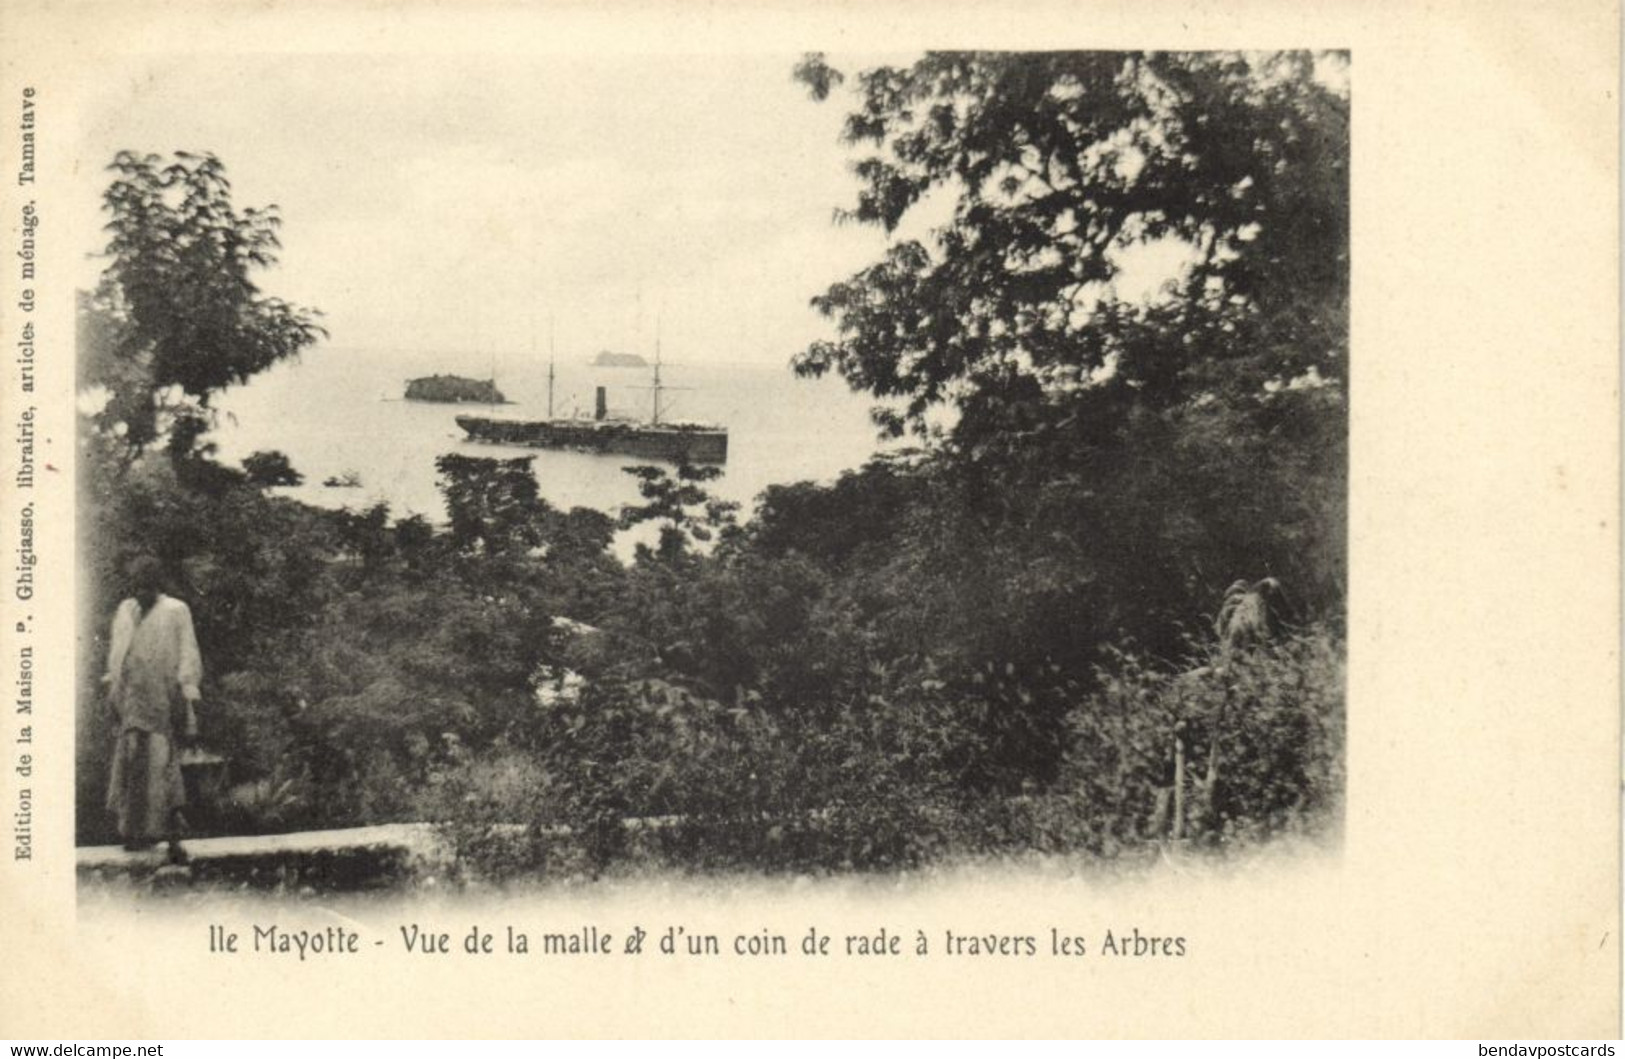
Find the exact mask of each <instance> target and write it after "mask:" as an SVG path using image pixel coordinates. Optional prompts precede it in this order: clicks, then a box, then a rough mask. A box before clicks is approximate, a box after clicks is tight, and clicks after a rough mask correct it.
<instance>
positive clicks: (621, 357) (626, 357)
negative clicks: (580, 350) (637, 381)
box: [592, 349, 649, 368]
mask: <svg viewBox="0 0 1625 1059" xmlns="http://www.w3.org/2000/svg"><path fill="white" fill-rule="evenodd" d="M592 363H593V366H594V367H598V368H647V367H648V366H649V362H648V361H646V360H644V359H643V358H642V357H640V356H638V355H637V354H636V353H611V352H610V351H609V350H607V349H606V350H603V351H601V352H600V353H599V354H598V355H597V356H596V357H594V358H592Z"/></svg>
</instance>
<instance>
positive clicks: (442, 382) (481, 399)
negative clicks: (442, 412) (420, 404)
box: [406, 375, 508, 404]
mask: <svg viewBox="0 0 1625 1059" xmlns="http://www.w3.org/2000/svg"><path fill="white" fill-rule="evenodd" d="M406 399H407V400H408V401H441V402H447V403H460V402H468V403H471V404H507V403H508V399H507V398H506V397H503V396H502V391H501V390H499V389H497V384H496V382H495V381H494V380H486V379H465V378H463V377H462V376H461V375H430V376H428V377H426V378H422V379H409V380H407V383H406Z"/></svg>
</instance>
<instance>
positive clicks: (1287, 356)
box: [796, 52, 1348, 444]
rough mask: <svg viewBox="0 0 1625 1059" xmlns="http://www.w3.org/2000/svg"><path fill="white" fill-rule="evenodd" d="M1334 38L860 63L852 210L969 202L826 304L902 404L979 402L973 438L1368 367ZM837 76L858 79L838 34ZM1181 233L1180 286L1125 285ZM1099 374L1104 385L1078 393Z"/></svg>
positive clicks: (888, 221) (860, 216) (810, 352)
mask: <svg viewBox="0 0 1625 1059" xmlns="http://www.w3.org/2000/svg"><path fill="white" fill-rule="evenodd" d="M1340 62H1341V60H1340V59H1339V58H1337V57H1334V56H1326V57H1321V58H1320V59H1319V60H1317V59H1316V58H1315V57H1313V56H1310V55H1308V54H1304V53H1284V54H1271V55H1267V56H1249V55H1235V54H1218V53H1153V54H1141V53H1128V52H1057V53H1022V54H1012V53H961V52H942V53H933V54H929V55H927V56H925V57H924V58H922V59H921V60H919V61H918V62H916V63H915V64H913V65H912V66H909V67H906V68H898V67H879V68H876V69H872V70H867V71H864V72H862V73H861V74H859V75H858V76H857V78H856V89H855V92H856V105H855V108H854V109H853V111H852V112H851V113H850V114H849V116H848V117H847V120H846V125H845V133H844V136H845V139H846V141H847V143H848V144H850V145H851V146H852V147H853V148H854V149H856V150H858V151H860V153H861V157H859V159H858V160H857V161H856V162H855V163H854V166H853V168H854V171H855V173H856V175H857V177H858V180H859V192H858V197H857V203H856V205H855V207H853V208H851V209H850V210H847V211H845V212H844V213H843V216H844V217H846V218H849V219H851V220H854V221H857V222H860V223H865V224H874V225H878V226H880V227H883V228H884V229H886V230H887V231H888V232H893V231H895V230H896V229H897V228H898V227H899V225H900V224H901V223H902V222H903V220H904V218H905V217H906V216H907V215H908V214H909V212H910V211H911V210H913V209H914V208H915V207H916V206H918V205H919V204H920V203H921V202H922V201H924V200H925V199H926V198H927V197H928V196H930V195H933V194H943V195H947V196H950V197H951V199H952V202H953V211H952V217H951V220H950V221H949V222H948V223H947V224H946V225H944V226H942V227H940V228H937V229H936V230H934V231H932V232H931V233H930V235H929V236H928V237H926V238H925V239H909V240H901V241H897V242H894V243H893V245H892V246H891V247H890V249H889V250H888V251H887V252H886V254H885V256H884V257H883V259H882V260H881V261H879V262H877V263H875V264H874V265H871V266H870V267H868V268H866V269H864V270H863V271H861V272H859V273H858V274H857V275H855V276H853V277H852V278H851V279H849V280H846V281H844V282H841V283H837V284H835V285H834V286H832V287H831V288H830V289H829V290H828V291H827V292H826V293H824V294H823V295H821V296H819V297H817V298H815V299H814V301H813V304H814V305H815V306H816V307H817V308H818V310H819V311H820V312H822V313H823V314H824V315H826V316H828V317H830V318H831V319H832V320H834V321H835V322H836V324H837V326H838V329H839V337H838V338H837V339H835V340H833V341H827V342H818V343H815V344H813V345H812V346H811V347H809V348H808V349H807V350H806V351H805V352H803V353H802V354H801V355H800V356H799V357H798V358H797V361H796V367H797V369H798V370H799V371H801V372H803V373H806V374H814V375H816V374H821V373H823V372H825V371H828V370H831V369H835V370H838V371H840V372H841V373H842V374H843V375H844V376H845V377H846V378H847V379H848V380H849V381H850V382H851V384H852V385H853V386H854V387H857V388H860V389H863V390H867V391H869V392H871V393H873V394H875V395H877V396H880V397H897V398H902V399H904V402H905V403H904V406H903V411H902V412H901V413H900V414H894V415H893V416H892V417H891V418H890V419H889V423H890V425H891V426H892V427H893V429H900V428H901V427H902V426H903V425H904V423H908V424H911V425H913V426H914V427H915V428H916V429H922V428H923V427H924V425H925V424H926V418H925V417H926V413H927V412H928V410H929V409H930V408H932V407H933V406H934V405H937V404H939V403H942V402H952V403H954V404H956V405H958V406H959V407H960V408H961V409H962V410H963V411H964V413H965V415H964V418H963V419H962V420H961V422H960V428H959V436H960V440H961V441H962V442H963V443H965V444H975V443H976V442H977V441H978V440H979V437H980V435H981V434H982V433H984V432H986V431H988V430H989V429H999V430H1005V431H1010V430H1014V431H1016V432H1018V433H1025V432H1028V431H1031V430H1033V429H1037V428H1038V426H1039V425H1040V423H1041V422H1042V420H1043V417H1042V416H1040V415H1037V409H1035V408H1034V407H1031V406H1037V405H1041V404H1044V403H1053V404H1056V405H1059V406H1062V407H1059V408H1057V409H1056V413H1057V414H1055V415H1053V416H1052V417H1051V418H1052V419H1064V418H1065V417H1066V416H1067V415H1073V414H1087V415H1090V416H1091V417H1095V418H1102V417H1104V418H1107V419H1116V420H1118V421H1121V419H1122V417H1123V416H1124V415H1125V414H1126V411H1127V409H1128V408H1130V407H1134V406H1149V407H1152V408H1156V409H1164V408H1169V407H1174V406H1178V405H1181V404H1186V403H1190V402H1193V401H1198V400H1204V399H1215V398H1218V399H1224V400H1240V399H1250V400H1259V399H1261V398H1262V397H1263V396H1264V395H1265V393H1266V392H1267V388H1269V387H1280V386H1286V385H1290V384H1292V383H1293V382H1295V381H1299V380H1306V379H1307V380H1315V381H1317V382H1318V383H1321V384H1326V383H1335V382H1338V381H1340V380H1342V379H1343V378H1344V377H1345V375H1346V364H1347V284H1348V196H1347V179H1348V103H1347V99H1346V98H1345V97H1344V96H1343V95H1342V94H1341V93H1339V92H1338V91H1336V90H1334V89H1332V88H1330V87H1328V86H1327V85H1326V84H1325V83H1324V82H1323V81H1322V80H1321V79H1319V78H1317V69H1318V68H1319V66H1320V65H1321V64H1326V65H1328V66H1330V65H1337V64H1339V63H1340ZM796 73H797V76H798V77H799V78H800V79H801V80H803V81H804V82H806V83H807V84H808V85H809V86H810V88H811V89H812V92H813V95H814V96H815V98H821V97H823V96H825V95H827V94H828V93H829V92H830V90H831V87H832V86H833V85H834V84H835V83H837V82H836V81H835V80H834V79H833V75H832V73H831V72H830V70H829V69H828V67H827V64H825V63H823V62H822V60H821V59H819V58H818V57H816V56H813V57H809V59H808V60H806V61H804V62H803V64H802V65H801V66H800V67H798V69H797V72H796ZM1171 240H1177V241H1178V243H1179V244H1180V245H1183V247H1184V248H1185V249H1186V251H1187V254H1188V259H1189V260H1188V265H1187V267H1186V268H1185V269H1184V270H1183V272H1182V273H1181V274H1180V275H1179V276H1177V277H1174V278H1173V279H1171V280H1170V283H1171V285H1172V287H1171V290H1170V292H1169V293H1170V297H1168V298H1166V299H1164V300H1162V301H1159V302H1157V303H1156V304H1153V305H1144V304H1137V303H1136V302H1135V301H1133V300H1132V299H1131V298H1129V297H1127V296H1125V293H1124V292H1123V291H1121V290H1119V289H1117V286H1116V281H1117V280H1118V279H1120V277H1121V275H1122V273H1123V271H1124V269H1125V267H1126V263H1127V262H1128V261H1129V260H1130V255H1129V254H1128V251H1130V250H1131V249H1133V248H1135V247H1141V246H1145V245H1147V244H1151V243H1156V242H1159V241H1171ZM1083 391H1096V392H1095V393H1094V394H1092V395H1091V397H1090V399H1088V400H1084V401H1081V402H1080V401H1079V399H1078V395H1079V394H1080V392H1083Z"/></svg>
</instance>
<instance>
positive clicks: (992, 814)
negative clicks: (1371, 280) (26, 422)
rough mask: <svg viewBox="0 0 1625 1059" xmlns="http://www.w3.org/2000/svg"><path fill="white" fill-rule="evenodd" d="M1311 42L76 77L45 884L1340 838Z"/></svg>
mask: <svg viewBox="0 0 1625 1059" xmlns="http://www.w3.org/2000/svg"><path fill="white" fill-rule="evenodd" d="M244 83H248V84H252V85H254V86H255V89H254V90H253V94H247V93H245V92H243V91H242V90H241V89H240V88H237V89H234V88H232V87H231V86H240V85H243V84H244ZM1349 85H1350V61H1349V56H1348V54H1347V53H1344V52H1336V51H1327V52H1308V51H1294V52H1206V51H1204V52H1127V51H1099V52H1089V51H1074V52H1025V53H1016V52H927V53H924V54H920V55H912V56H908V55H905V56H880V57H869V56H855V57H853V58H852V59H851V60H848V59H845V58H843V57H842V56H840V55H837V54H830V55H827V56H826V55H824V54H822V53H805V54H803V55H799V56H797V55H793V54H792V55H784V56H774V57H755V56H750V57H729V58H722V59H716V60H710V61H706V60H702V59H699V58H689V57H681V58H671V59H664V58H638V59H636V60H635V61H613V60H603V61H598V60H579V59H568V58H567V59H563V60H548V61H545V62H542V61H524V62H517V61H516V62H499V63H493V64H488V65H487V66H485V67H484V68H482V69H479V70H476V71H470V70H468V69H465V68H462V67H461V66H452V65H449V64H435V63H422V62H416V63H412V64H410V65H407V64H402V63H359V64H353V65H351V66H349V67H348V68H345V69H337V68H335V66H334V64H333V63H332V61H331V60H328V59H294V60H289V59H285V58H278V59H276V60H274V61H263V62H260V63H258V64H252V63H251V64H250V66H249V67H248V68H247V69H245V68H244V66H243V64H242V63H241V62H239V61H232V62H229V63H228V62H225V61H220V60H200V61H197V62H195V63H181V64H175V65H173V66H170V67H168V68H166V69H164V70H163V71H161V73H158V74H157V75H155V76H154V78H153V79H152V81H150V82H149V83H147V84H144V85H143V86H142V87H141V89H140V91H139V92H137V93H135V94H133V95H132V94H127V93H124V92H122V91H121V92H119V93H115V94H113V96H112V98H111V99H110V101H109V106H108V109H107V110H106V111H105V113H104V114H103V115H100V116H99V120H97V121H95V122H93V123H91V124H90V125H89V127H88V129H87V140H88V141H89V142H91V143H96V144H99V145H104V146H103V147H102V150H101V154H100V155H99V156H98V155H95V153H94V150H93V149H89V148H87V152H88V153H87V158H88V157H96V158H97V159H98V160H100V159H101V158H103V157H104V158H105V167H104V171H105V187H104V189H103V190H102V193H101V197H100V201H99V203H98V204H97V205H99V207H100V209H101V217H102V220H103V221H104V222H105V223H104V225H103V227H102V231H103V233H104V238H105V246H103V247H100V248H99V250H100V252H99V253H95V254H91V255H87V260H88V261H89V262H91V263H92V264H93V265H95V266H97V267H98V268H99V272H98V273H96V274H95V275H94V276H91V275H87V277H86V280H85V288H84V293H83V295H82V296H81V299H80V302H79V305H78V306H77V312H78V319H77V325H78V334H77V337H78V342H79V348H78V354H79V371H80V376H79V390H80V393H81V396H82V406H81V412H82V413H83V420H82V428H83V429H82V446H83V448H82V449H81V461H82V462H81V466H80V475H79V481H80V485H81V497H82V500H81V502H82V504H83V507H82V509H81V520H80V526H81V530H80V532H81V537H80V540H81V544H82V548H83V561H84V568H85V574H86V576H85V583H86V596H85V599H86V604H87V605H86V607H85V608H84V610H83V612H82V614H83V617H84V619H85V621H86V622H87V623H88V625H89V627H87V628H84V629H82V630H81V639H80V642H81V643H82V644H83V645H84V651H85V657H83V658H81V659H80V665H79V673H80V680H79V696H80V712H79V716H80V727H79V747H80V760H79V768H78V771H77V776H78V795H77V805H78V839H79V843H80V846H81V853H80V864H81V882H82V884H83V885H85V886H89V887H108V886H114V885H119V886H130V887H132V888H133V890H134V891H135V892H137V893H142V892H146V891H147V890H149V889H150V888H151V887H152V886H153V885H155V884H159V885H165V886H182V887H202V888H209V887H215V886H228V887H229V886H236V885H238V884H240V883H244V882H246V883H248V884H250V885H251V886H252V887H254V888H269V889H272V890H274V891H275V892H277V893H283V894H289V895H297V894H306V895H309V894H312V893H318V892H321V891H323V890H326V889H331V888H341V889H342V888H353V887H363V886H366V887H371V886H390V887H407V888H410V887H412V886H414V885H417V884H418V883H419V882H420V881H421V877H422V876H423V874H424V873H428V874H429V875H431V876H432V877H433V878H435V879H436V880H437V881H438V882H439V883H440V884H442V885H445V884H448V883H449V884H451V885H460V884H464V883H470V884H475V885H480V886H485V885H492V884H495V885H517V884H523V883H525V882H527V881H531V880H544V881H547V880H582V879H593V878H596V877H598V876H600V875H604V874H611V875H613V874H619V873H625V872H679V873H684V874H688V873H696V872H698V873H708V872H735V871H747V872H766V873H801V874H812V875H824V874H828V873H843V872H897V871H930V870H932V869H935V868H937V867H940V866H945V865H953V864H955V863H958V862H963V861H966V860H979V859H984V858H999V859H1014V860H1018V861H1019V860H1024V859H1029V858H1033V857H1043V858H1060V859H1063V860H1066V861H1068V862H1071V863H1075V864H1077V865H1078V866H1080V867H1084V866H1091V865H1094V864H1110V865H1119V864H1135V863H1143V862H1151V861H1155V860H1156V859H1158V858H1169V857H1180V858H1185V857H1189V858H1213V857H1218V858H1223V857H1226V856H1231V855H1235V854H1238V853H1243V852H1245V851H1249V850H1252V849H1254V848H1256V847H1258V846H1260V845H1263V844H1268V843H1271V842H1277V841H1290V842H1302V843H1311V844H1318V843H1328V842H1332V843H1335V841H1336V835H1337V831H1338V825H1339V820H1340V816H1341V813H1342V811H1343V803H1344V782H1343V776H1344V731H1343V729H1344V676H1343V664H1344V656H1345V647H1344V634H1343V619H1344V604H1345V600H1346V587H1345V586H1346V581H1347V577H1346V565H1347V564H1346V521H1347V504H1346V496H1347V489H1348V445H1347V435H1348V407H1349V388H1348V378H1349V370H1348V368H1349V343H1348V299H1349V223H1348V212H1349V209H1348V202H1349V182H1348V161H1349V110H1350V107H1349V102H1350V101H1349V95H1350V88H1349ZM245 112H246V113H253V114H254V115H255V117H256V119H257V120H255V121H254V122H253V123H252V124H248V123H245V122H243V120H242V118H243V115H244V114H245ZM313 141H314V142H320V143H322V144H326V145H329V146H327V147H324V148H323V149H322V150H320V151H311V150H308V149H306V148H307V146H308V145H310V144H311V143H312V142H313ZM338 145H342V147H340V146H338ZM115 148H116V149H115ZM103 660H105V664H98V663H101V662H103ZM261 836H276V837H275V840H274V841H265V840H262V839H261Z"/></svg>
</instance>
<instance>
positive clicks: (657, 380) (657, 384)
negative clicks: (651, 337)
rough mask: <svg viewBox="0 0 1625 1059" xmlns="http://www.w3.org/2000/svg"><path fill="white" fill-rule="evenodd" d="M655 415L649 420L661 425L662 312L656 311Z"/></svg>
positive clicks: (651, 422) (652, 423) (655, 424)
mask: <svg viewBox="0 0 1625 1059" xmlns="http://www.w3.org/2000/svg"><path fill="white" fill-rule="evenodd" d="M654 399H655V400H654V405H655V407H654V416H653V417H652V418H651V419H650V420H649V422H650V424H651V425H652V426H659V425H660V314H659V313H655V384H654Z"/></svg>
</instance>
